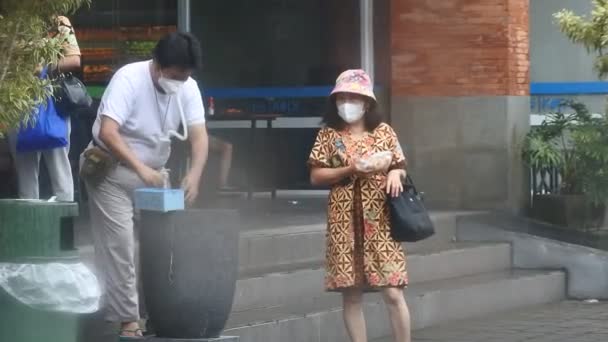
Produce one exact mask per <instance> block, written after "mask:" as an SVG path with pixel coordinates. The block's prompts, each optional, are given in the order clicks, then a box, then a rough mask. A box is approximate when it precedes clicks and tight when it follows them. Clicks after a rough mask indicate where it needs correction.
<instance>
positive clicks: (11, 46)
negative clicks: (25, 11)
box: [0, 20, 21, 87]
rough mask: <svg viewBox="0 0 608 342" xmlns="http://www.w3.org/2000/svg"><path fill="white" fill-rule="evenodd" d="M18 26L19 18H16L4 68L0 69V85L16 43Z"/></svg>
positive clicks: (19, 26)
mask: <svg viewBox="0 0 608 342" xmlns="http://www.w3.org/2000/svg"><path fill="white" fill-rule="evenodd" d="M20 28H21V20H18V21H17V23H16V24H15V30H14V32H13V35H12V37H13V40H12V41H11V44H10V45H9V46H8V53H7V58H6V64H5V65H4V68H3V69H2V73H1V74H0V87H1V86H2V83H3V82H4V79H5V78H6V75H7V74H8V69H9V67H10V65H11V57H12V55H13V51H14V50H15V46H16V45H17V37H18V33H19V29H20Z"/></svg>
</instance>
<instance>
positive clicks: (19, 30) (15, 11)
mask: <svg viewBox="0 0 608 342" xmlns="http://www.w3.org/2000/svg"><path fill="white" fill-rule="evenodd" d="M89 2H90V0H2V2H1V4H0V134H2V133H5V132H6V131H8V130H10V129H11V128H13V127H15V126H17V125H18V124H19V123H20V122H22V121H29V120H30V115H31V113H32V110H33V108H35V107H36V106H37V105H38V104H39V103H40V102H42V101H43V100H44V99H45V98H46V97H47V96H50V95H51V94H52V88H51V87H49V86H48V85H49V84H48V81H46V80H40V79H39V78H38V77H37V76H36V74H35V71H36V69H37V67H38V66H44V65H49V64H54V63H56V62H57V60H58V58H59V57H60V56H61V54H60V52H61V44H62V43H63V42H62V41H59V40H58V39H52V38H48V35H47V32H48V31H49V30H50V29H51V28H52V25H53V23H52V20H51V18H52V16H53V15H70V14H72V13H73V12H74V11H75V10H77V9H78V8H79V7H80V6H82V5H83V4H88V3H89Z"/></svg>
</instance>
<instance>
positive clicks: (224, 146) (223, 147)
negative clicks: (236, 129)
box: [209, 136, 232, 188]
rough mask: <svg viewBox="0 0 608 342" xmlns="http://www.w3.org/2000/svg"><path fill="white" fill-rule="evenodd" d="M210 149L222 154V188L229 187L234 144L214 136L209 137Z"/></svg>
mask: <svg viewBox="0 0 608 342" xmlns="http://www.w3.org/2000/svg"><path fill="white" fill-rule="evenodd" d="M209 149H210V150H211V151H213V152H218V153H219V154H220V179H219V181H220V184H219V185H220V188H226V187H227V186H228V178H229V177H230V169H231V168H232V144H230V143H228V142H226V141H224V140H222V139H219V138H217V137H214V136H209Z"/></svg>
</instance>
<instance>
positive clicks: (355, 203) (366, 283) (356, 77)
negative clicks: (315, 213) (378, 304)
mask: <svg viewBox="0 0 608 342" xmlns="http://www.w3.org/2000/svg"><path fill="white" fill-rule="evenodd" d="M375 108H376V98H375V96H374V92H373V85H372V82H371V80H370V78H369V76H368V75H367V74H366V73H365V72H364V71H363V70H348V71H346V72H344V73H342V74H341V75H340V76H339V77H338V79H337V81H336V86H335V88H334V90H333V91H332V93H331V96H330V106H329V110H328V113H327V114H326V115H325V117H324V127H323V128H322V129H321V131H320V132H319V134H318V136H317V139H316V142H315V144H314V146H313V149H312V152H311V154H310V158H309V161H308V164H309V167H310V168H311V182H312V184H313V185H326V186H331V193H330V196H329V204H328V213H327V216H328V218H327V221H328V224H327V250H326V275H325V287H326V289H327V290H328V291H339V292H341V293H342V296H343V306H344V311H343V312H344V322H345V325H346V329H347V331H348V333H349V335H350V338H351V341H352V342H365V341H367V337H366V328H365V320H364V317H363V310H362V297H363V293H364V292H367V291H381V292H382V295H383V298H384V301H385V303H386V304H387V307H388V311H389V316H390V320H391V324H392V328H393V334H394V336H395V341H397V342H410V315H409V311H408V307H407V304H406V302H405V298H404V295H403V288H404V287H405V286H406V285H407V282H408V278H407V271H406V261H405V254H404V252H403V249H402V247H401V244H400V243H398V242H396V241H394V240H393V239H392V238H391V236H390V219H389V209H388V205H387V198H388V196H398V195H399V194H400V193H401V192H402V191H403V186H402V180H403V179H404V178H405V175H406V174H405V166H406V160H405V157H404V155H403V152H402V150H401V147H400V145H399V141H398V139H397V136H396V134H395V132H394V131H393V129H392V128H391V127H390V126H389V125H388V124H386V123H383V122H382V120H381V118H380V116H379V115H378V114H377V112H376V110H375ZM379 152H385V154H388V153H386V152H390V157H389V158H390V159H391V160H390V162H385V163H384V165H380V164H382V163H379V165H376V166H375V167H374V168H373V169H372V170H370V169H368V168H362V166H361V164H360V162H361V161H364V160H366V159H367V158H369V157H370V156H371V155H373V154H375V153H379Z"/></svg>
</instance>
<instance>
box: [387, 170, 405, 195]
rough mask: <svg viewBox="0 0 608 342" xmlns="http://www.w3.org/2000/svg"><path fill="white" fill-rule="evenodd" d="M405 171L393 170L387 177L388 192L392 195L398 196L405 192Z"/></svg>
mask: <svg viewBox="0 0 608 342" xmlns="http://www.w3.org/2000/svg"><path fill="white" fill-rule="evenodd" d="M404 173H405V171H403V170H392V171H390V172H389V173H388V176H387V178H386V194H387V195H389V196H391V197H397V196H399V195H400V194H401V193H402V192H403V181H402V178H404V177H403V176H404Z"/></svg>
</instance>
